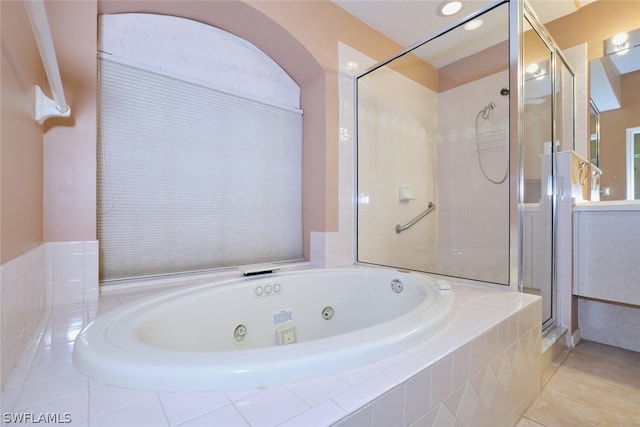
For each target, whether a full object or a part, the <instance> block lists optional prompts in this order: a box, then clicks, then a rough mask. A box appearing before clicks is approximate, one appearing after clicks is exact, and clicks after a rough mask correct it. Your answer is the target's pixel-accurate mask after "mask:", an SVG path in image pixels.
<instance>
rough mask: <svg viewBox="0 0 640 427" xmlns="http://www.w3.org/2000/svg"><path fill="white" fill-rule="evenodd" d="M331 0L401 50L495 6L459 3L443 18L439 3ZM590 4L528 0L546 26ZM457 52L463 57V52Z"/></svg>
mask: <svg viewBox="0 0 640 427" xmlns="http://www.w3.org/2000/svg"><path fill="white" fill-rule="evenodd" d="M332 1H333V2H334V3H335V4H337V5H338V6H340V7H341V8H343V9H344V10H346V11H347V12H349V13H350V14H352V15H354V16H355V17H356V18H358V19H360V20H361V21H363V22H365V23H366V24H368V25H369V26H371V27H373V28H375V29H376V30H378V31H380V32H381V33H383V34H385V35H386V36H387V37H389V38H390V39H392V40H394V41H395V42H397V43H398V44H400V45H401V46H403V47H409V46H412V45H414V44H415V43H417V42H419V41H420V40H423V39H424V38H425V37H427V36H430V35H434V34H435V33H437V32H438V31H440V30H442V29H444V28H445V27H447V26H450V25H453V24H455V23H456V22H459V21H460V20H461V19H462V18H465V17H467V16H469V15H471V14H472V13H474V12H476V11H477V10H479V9H482V8H484V7H486V6H488V5H489V4H491V3H496V1H495V0H463V8H462V10H461V11H460V12H458V13H457V14H456V15H454V16H450V17H443V16H440V15H439V14H438V6H439V5H440V4H441V3H442V1H443V0H332ZM593 1H596V0H530V1H529V4H530V5H531V6H532V8H533V10H534V11H535V13H536V15H538V18H539V19H540V21H542V23H546V22H550V21H553V20H555V19H558V18H560V17H562V16H564V15H568V14H570V13H573V12H575V11H577V10H578V8H579V7H582V6H585V5H587V4H589V3H591V2H593ZM468 40H469V39H468V38H467V41H468ZM457 50H459V49H457ZM459 53H460V54H461V55H463V52H461V51H460V52H459ZM463 56H464V55H463ZM432 59H433V58H432ZM455 59H456V58H443V59H442V61H436V62H439V63H435V62H433V61H431V62H432V64H433V65H436V66H441V65H443V64H445V63H448V62H450V61H451V60H455Z"/></svg>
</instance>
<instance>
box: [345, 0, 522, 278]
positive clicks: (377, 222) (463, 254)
mask: <svg viewBox="0 0 640 427" xmlns="http://www.w3.org/2000/svg"><path fill="white" fill-rule="evenodd" d="M480 20H481V25H480V26H479V27H478V26H476V27H475V29H473V28H474V26H475V24H479V23H480ZM472 22H473V24H472ZM467 24H468V25H467ZM509 66H510V62H509V3H508V2H505V3H502V4H499V5H495V4H494V5H492V6H491V8H487V9H485V10H483V11H480V12H478V13H476V14H475V16H471V17H470V18H469V19H468V20H467V21H465V22H461V23H460V25H458V26H456V27H454V28H451V29H450V30H448V31H446V32H444V33H441V34H438V35H436V36H434V37H431V38H428V39H427V40H426V41H425V42H424V43H420V44H418V45H416V47H414V48H412V49H410V50H407V51H406V52H405V53H404V54H402V55H400V56H398V57H396V58H394V59H393V60H390V61H388V62H385V63H383V64H380V65H378V66H376V67H374V68H372V69H370V70H368V71H367V72H366V73H364V74H363V75H361V76H359V77H358V79H357V104H358V110H357V115H358V119H357V126H358V128H357V131H358V156H357V159H358V165H357V170H358V182H357V187H358V211H357V260H358V262H361V263H370V264H378V265H385V266H393V267H397V268H405V269H410V270H417V271H424V272H430V273H436V274H441V275H446V276H455V277H460V278H466V279H473V280H479V281H485V282H491V283H498V284H503V285H508V284H509V273H510V268H509V267H510V248H509V242H510V239H509V231H510V218H509V192H510V190H509V185H510V177H509V173H508V171H509Z"/></svg>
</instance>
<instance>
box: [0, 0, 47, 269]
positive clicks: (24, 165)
mask: <svg viewBox="0 0 640 427" xmlns="http://www.w3.org/2000/svg"><path fill="white" fill-rule="evenodd" d="M0 7H1V14H2V18H1V20H2V22H1V25H2V27H1V28H2V82H1V85H2V86H1V87H2V107H1V108H0V111H1V113H0V114H1V122H2V130H1V139H0V236H1V239H0V264H4V263H5V262H6V261H9V260H11V259H13V258H15V257H17V256H18V255H21V254H23V253H25V252H27V251H28V250H30V249H32V248H34V247H36V246H38V245H39V244H40V243H42V241H43V236H42V194H43V190H42V161H43V160H42V159H43V150H42V128H41V127H40V126H39V125H38V124H37V123H36V122H35V120H34V118H33V114H34V103H33V93H34V92H33V90H34V85H36V84H37V85H40V86H42V84H43V82H44V81H45V79H44V70H43V68H42V64H41V62H40V55H39V53H38V49H37V47H36V45H35V41H34V38H33V35H32V34H31V26H30V25H29V20H28V19H27V14H26V10H25V7H24V5H23V4H22V2H18V1H2V2H1V3H0ZM44 90H45V91H47V89H46V88H45V89H44Z"/></svg>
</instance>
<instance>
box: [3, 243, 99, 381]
mask: <svg viewBox="0 0 640 427" xmlns="http://www.w3.org/2000/svg"><path fill="white" fill-rule="evenodd" d="M0 272H1V273H0V295H1V298H2V302H1V307H0V309H1V312H0V319H1V321H0V324H1V326H0V328H1V329H0V330H1V333H2V335H1V337H0V338H1V339H0V354H1V355H2V357H1V358H0V359H1V370H0V380H1V381H0V384H1V385H2V388H7V387H9V386H10V385H11V384H7V378H8V376H9V374H10V373H11V372H12V370H13V369H14V367H16V366H17V367H18V368H20V367H21V366H20V363H21V361H20V357H21V354H23V352H24V351H25V349H27V350H28V348H27V347H28V345H29V343H30V342H31V341H32V337H33V336H34V334H35V333H36V332H37V331H38V330H39V329H41V327H42V325H41V323H43V322H46V321H47V308H48V307H52V306H61V305H68V304H76V303H91V302H93V303H97V301H98V242H97V241H86V242H50V243H43V244H40V245H38V246H37V247H35V248H33V249H31V250H29V251H27V252H25V253H24V254H22V255H20V256H18V257H16V258H14V259H12V260H10V261H8V262H7V263H5V264H3V265H2V266H0ZM24 363H27V361H25V362H24Z"/></svg>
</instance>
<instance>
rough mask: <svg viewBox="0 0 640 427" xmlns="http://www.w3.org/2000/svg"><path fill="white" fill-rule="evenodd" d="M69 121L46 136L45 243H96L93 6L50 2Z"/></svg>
mask: <svg viewBox="0 0 640 427" xmlns="http://www.w3.org/2000/svg"><path fill="white" fill-rule="evenodd" d="M47 13H48V15H49V22H50V25H51V32H52V34H53V39H54V44H55V47H56V54H57V56H58V62H59V64H60V72H61V75H62V82H63V85H64V89H65V96H66V98H67V102H68V103H69V105H70V106H71V116H72V118H71V119H50V120H48V121H47V122H46V123H45V135H44V218H43V223H44V240H45V241H47V242H58V241H76V240H95V239H96V45H97V42H96V40H97V32H98V28H97V17H96V16H97V5H96V3H95V2H93V1H82V2H62V1H49V2H47Z"/></svg>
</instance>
